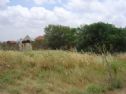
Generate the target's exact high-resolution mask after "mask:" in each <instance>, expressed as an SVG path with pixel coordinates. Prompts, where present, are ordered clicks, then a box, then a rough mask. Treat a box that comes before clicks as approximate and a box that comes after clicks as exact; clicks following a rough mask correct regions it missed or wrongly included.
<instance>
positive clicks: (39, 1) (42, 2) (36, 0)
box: [33, 0, 61, 5]
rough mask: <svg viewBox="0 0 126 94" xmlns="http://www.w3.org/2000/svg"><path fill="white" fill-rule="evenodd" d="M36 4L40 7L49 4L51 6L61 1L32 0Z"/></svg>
mask: <svg viewBox="0 0 126 94" xmlns="http://www.w3.org/2000/svg"><path fill="white" fill-rule="evenodd" d="M33 1H34V2H35V3H36V4H38V5H41V4H44V3H51V4H55V3H60V2H61V0H33Z"/></svg>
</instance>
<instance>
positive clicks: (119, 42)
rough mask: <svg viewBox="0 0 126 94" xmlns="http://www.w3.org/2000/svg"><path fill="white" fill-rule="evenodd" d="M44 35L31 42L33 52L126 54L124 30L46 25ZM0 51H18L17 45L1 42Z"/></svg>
mask: <svg viewBox="0 0 126 94" xmlns="http://www.w3.org/2000/svg"><path fill="white" fill-rule="evenodd" d="M44 32H45V35H44V36H39V37H37V38H36V39H35V40H34V41H33V42H32V46H33V50H38V49H54V50H56V49H62V50H77V51H79V52H81V51H82V52H95V53H102V52H111V53H114V52H126V28H119V27H116V26H115V25H112V24H108V23H103V22H98V23H93V24H90V25H81V26H79V27H77V28H72V27H69V26H63V25H48V26H47V27H45V29H44ZM0 49H2V50H18V49H19V48H18V43H15V42H13V41H8V42H1V43H0Z"/></svg>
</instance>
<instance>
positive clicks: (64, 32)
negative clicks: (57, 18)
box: [45, 25, 76, 49]
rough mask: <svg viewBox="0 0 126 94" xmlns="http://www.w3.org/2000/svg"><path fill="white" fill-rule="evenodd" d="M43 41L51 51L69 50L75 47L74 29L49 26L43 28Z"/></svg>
mask: <svg viewBox="0 0 126 94" xmlns="http://www.w3.org/2000/svg"><path fill="white" fill-rule="evenodd" d="M45 40H46V44H47V45H48V47H49V48H51V49H69V48H71V47H74V46H75V43H76V29H74V28H70V27H68V26H61V25H49V26H47V27H46V28H45Z"/></svg>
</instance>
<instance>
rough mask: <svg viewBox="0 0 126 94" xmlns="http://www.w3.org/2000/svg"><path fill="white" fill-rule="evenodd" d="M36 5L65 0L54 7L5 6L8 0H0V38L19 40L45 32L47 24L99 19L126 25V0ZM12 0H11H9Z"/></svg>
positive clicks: (77, 0)
mask: <svg viewBox="0 0 126 94" xmlns="http://www.w3.org/2000/svg"><path fill="white" fill-rule="evenodd" d="M34 1H36V3H37V4H43V3H49V2H50V3H56V2H62V3H63V4H62V6H54V7H53V8H52V9H51V10H49V9H46V8H44V7H35V6H33V7H31V8H27V7H23V6H21V5H15V6H6V3H7V2H9V1H8V0H0V5H1V6H3V5H4V6H6V8H4V9H0V35H1V37H0V40H9V39H19V38H20V37H24V36H25V35H27V34H28V35H30V36H32V37H35V36H38V35H40V34H43V28H44V27H45V26H46V25H48V24H62V25H69V26H79V25H80V24H89V23H93V22H98V21H104V22H109V23H113V24H115V25H117V26H125V25H126V10H125V9H126V2H125V0H67V2H63V0H34ZM10 2H11V1H10Z"/></svg>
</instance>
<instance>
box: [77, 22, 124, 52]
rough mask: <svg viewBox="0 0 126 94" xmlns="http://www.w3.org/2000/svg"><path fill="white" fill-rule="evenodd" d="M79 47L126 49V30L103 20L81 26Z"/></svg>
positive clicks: (86, 48)
mask: <svg viewBox="0 0 126 94" xmlns="http://www.w3.org/2000/svg"><path fill="white" fill-rule="evenodd" d="M78 31H79V37H78V43H77V49H78V50H79V51H81V50H83V51H93V52H102V51H104V50H106V51H109V52H114V51H116V52H119V51H125V49H124V47H126V38H125V36H126V32H125V31H126V30H125V29H122V28H117V27H115V26H114V25H112V24H107V23H103V22H98V23H94V24H91V25H85V26H81V27H80V28H79V29H78Z"/></svg>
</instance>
